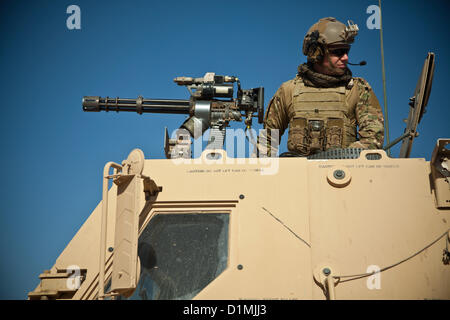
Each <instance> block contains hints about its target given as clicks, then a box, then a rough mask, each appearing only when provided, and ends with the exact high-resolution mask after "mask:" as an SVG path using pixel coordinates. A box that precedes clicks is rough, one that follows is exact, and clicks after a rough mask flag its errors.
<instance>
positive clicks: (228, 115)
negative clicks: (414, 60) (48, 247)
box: [28, 54, 450, 300]
mask: <svg viewBox="0 0 450 320" xmlns="http://www.w3.org/2000/svg"><path fill="white" fill-rule="evenodd" d="M433 69H434V55H433V54H429V55H428V57H427V59H426V60H425V65H424V68H423V72H422V74H421V76H420V78H419V81H418V85H417V88H416V90H415V93H414V96H413V98H412V99H411V102H410V106H411V108H410V110H411V111H410V116H409V120H408V124H407V128H406V130H405V134H404V135H403V136H402V137H400V138H399V139H397V140H396V141H394V142H393V143H396V142H400V141H401V142H402V143H403V145H402V149H401V153H400V158H398V159H394V158H390V157H388V156H387V154H386V152H385V151H384V150H360V149H341V150H330V151H327V152H323V153H321V154H316V155H314V156H312V157H310V158H301V157H284V156H283V155H282V156H280V157H266V158H264V157H259V158H256V157H247V158H240V157H237V158H234V157H230V156H227V153H226V152H225V151H224V150H222V146H223V144H224V138H225V128H226V127H227V125H228V123H229V122H230V121H233V120H235V121H241V120H242V118H244V121H245V126H246V127H247V129H248V130H247V131H248V132H247V133H249V134H250V133H251V130H252V129H251V120H252V118H253V117H258V119H259V121H260V122H261V121H262V119H263V114H264V111H263V96H264V95H263V88H256V89H249V90H244V89H242V88H241V86H240V82H239V79H237V78H235V77H226V76H217V75H215V74H213V73H208V74H206V75H205V76H204V77H203V78H186V77H182V78H176V79H175V81H176V82H177V83H178V84H181V85H186V86H187V87H188V89H189V90H190V91H191V98H190V100H149V99H144V98H142V97H139V98H138V99H120V98H115V99H111V98H100V97H85V98H84V100H83V108H84V110H85V111H101V110H103V111H133V112H138V113H140V114H141V113H151V112H165V113H186V114H189V118H188V120H187V121H186V122H185V123H184V124H183V125H182V127H181V129H182V130H178V131H177V134H176V135H175V136H174V137H172V138H173V139H171V138H169V136H168V134H167V131H166V141H165V148H166V155H167V158H168V159H146V158H145V156H144V153H143V152H142V151H141V150H139V149H135V150H133V151H131V153H130V154H129V156H128V157H127V159H126V160H124V161H123V162H122V163H121V164H117V163H113V162H108V163H107V164H106V165H105V167H104V173H103V182H102V183H103V199H102V200H101V201H100V202H99V204H98V206H97V207H96V208H95V209H94V210H93V212H92V214H91V215H90V217H89V218H88V220H87V221H86V222H85V223H84V225H83V226H82V227H81V228H80V230H79V231H78V233H77V234H76V235H75V236H74V238H73V239H72V240H71V241H70V243H69V244H68V245H67V247H66V248H65V250H64V251H63V252H62V253H61V254H60V256H59V257H58V259H57V260H56V262H55V264H54V265H53V266H52V267H51V269H50V270H46V271H44V272H43V273H42V274H41V275H40V280H41V282H40V284H39V285H38V286H37V287H36V288H35V289H34V290H33V291H31V292H30V293H29V294H28V297H29V299H81V300H91V299H123V298H131V299H319V300H320V299H450V266H449V260H450V253H449V237H450V235H449V228H450V215H449V213H450V211H449V210H450V182H449V179H450V178H449V176H450V173H449V165H450V162H449V158H450V150H449V148H448V144H449V142H450V139H439V140H438V141H437V143H436V145H435V146H430V153H431V152H432V158H431V161H429V162H428V161H425V159H410V158H409V154H410V151H411V146H412V142H413V139H414V138H415V136H416V132H417V131H416V128H417V125H418V123H419V121H420V120H421V117H422V114H423V111H424V107H425V105H426V103H427V100H428V96H429V94H430V90H431V81H432V75H433ZM235 87H237V95H236V96H237V97H234V88H235ZM208 128H209V129H210V138H209V141H208V145H207V147H206V149H205V150H204V151H203V153H202V154H201V157H199V158H196V159H192V158H191V152H192V149H191V148H192V144H191V139H190V138H191V137H194V138H198V137H201V136H202V134H203V133H204V132H205V131H206V130H207V129H208ZM242 132H244V131H242ZM253 137H254V136H253ZM227 138H228V139H230V137H229V136H228V137H227ZM233 138H234V137H233ZM250 139H251V138H250ZM387 147H389V146H387ZM433 148H434V150H433ZM111 181H112V183H111ZM98 183H99V185H100V183H101V182H100V181H98ZM110 184H111V187H109V186H110Z"/></svg>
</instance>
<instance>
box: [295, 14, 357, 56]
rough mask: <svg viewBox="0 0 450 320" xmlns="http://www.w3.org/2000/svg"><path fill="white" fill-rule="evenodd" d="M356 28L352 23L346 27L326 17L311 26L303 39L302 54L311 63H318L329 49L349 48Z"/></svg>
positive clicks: (355, 33)
mask: <svg viewBox="0 0 450 320" xmlns="http://www.w3.org/2000/svg"><path fill="white" fill-rule="evenodd" d="M358 30H359V29H358V26H357V25H356V24H354V23H353V22H352V21H348V25H345V24H343V23H342V22H339V21H337V20H336V19H335V18H332V17H328V18H323V19H320V20H319V21H318V22H316V23H315V24H313V25H312V26H311V28H309V30H308V32H307V33H306V36H305V38H304V39H303V48H302V51H303V54H304V55H305V56H307V57H308V61H309V62H312V63H316V62H320V61H321V60H322V59H323V56H324V55H325V53H326V52H327V51H328V50H329V49H336V48H350V45H351V44H352V43H353V41H354V39H355V37H356V35H357V34H358Z"/></svg>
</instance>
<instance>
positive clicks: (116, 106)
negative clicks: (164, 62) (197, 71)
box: [82, 72, 264, 153]
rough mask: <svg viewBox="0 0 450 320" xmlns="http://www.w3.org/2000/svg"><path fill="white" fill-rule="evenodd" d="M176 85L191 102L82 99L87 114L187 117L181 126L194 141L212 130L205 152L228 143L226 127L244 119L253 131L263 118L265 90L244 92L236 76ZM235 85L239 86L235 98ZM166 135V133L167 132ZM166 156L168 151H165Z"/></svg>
mask: <svg viewBox="0 0 450 320" xmlns="http://www.w3.org/2000/svg"><path fill="white" fill-rule="evenodd" d="M174 82H175V83H176V84H178V85H180V86H186V87H187V89H188V90H189V92H190V95H191V96H190V99H189V100H181V99H144V98H143V97H142V96H139V97H138V98H137V99H122V98H119V97H117V98H110V97H106V98H101V97H98V96H85V97H83V102H82V104H83V110H84V111H86V112H99V111H107V112H108V111H116V112H124V111H125V112H137V113H139V114H143V113H169V114H187V115H189V117H188V118H187V119H186V121H185V122H184V123H183V124H182V125H181V127H180V129H185V130H187V131H188V132H189V135H190V136H191V137H193V138H194V139H197V138H198V137H200V136H202V135H203V134H204V132H205V131H206V130H207V129H209V128H210V129H211V131H210V136H209V139H208V144H207V146H206V149H221V148H222V147H223V143H224V140H225V128H226V127H228V126H229V122H230V121H242V118H245V120H244V121H245V125H246V129H249V128H251V124H252V118H253V117H258V123H262V122H263V118H264V88H263V87H259V88H252V89H242V88H241V83H240V80H239V79H238V78H237V77H234V76H219V75H216V74H215V73H213V72H208V73H206V74H205V76H204V77H202V78H192V77H177V78H175V79H174ZM234 84H236V86H237V93H236V97H234ZM166 136H167V131H166ZM166 153H167V152H166Z"/></svg>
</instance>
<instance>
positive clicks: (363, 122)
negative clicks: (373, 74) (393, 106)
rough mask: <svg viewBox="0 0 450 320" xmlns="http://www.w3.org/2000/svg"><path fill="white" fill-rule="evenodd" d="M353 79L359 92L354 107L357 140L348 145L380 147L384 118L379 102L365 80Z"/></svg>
mask: <svg viewBox="0 0 450 320" xmlns="http://www.w3.org/2000/svg"><path fill="white" fill-rule="evenodd" d="M355 80H356V81H355V82H356V83H355V84H356V85H357V86H358V93H359V100H358V103H357V105H356V109H355V114H356V121H357V124H358V135H359V141H356V142H354V143H352V144H351V145H350V146H349V147H350V148H364V149H381V148H382V147H383V141H384V118H383V112H382V111H381V106H380V103H379V102H378V99H377V97H376V96H375V93H374V92H373V90H372V88H371V87H370V85H369V83H368V82H367V81H366V80H364V79H361V78H356V79H355Z"/></svg>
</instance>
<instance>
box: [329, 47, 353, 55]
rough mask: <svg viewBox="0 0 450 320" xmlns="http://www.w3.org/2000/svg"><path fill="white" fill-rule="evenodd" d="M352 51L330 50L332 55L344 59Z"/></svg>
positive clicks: (345, 49)
mask: <svg viewBox="0 0 450 320" xmlns="http://www.w3.org/2000/svg"><path fill="white" fill-rule="evenodd" d="M349 51H350V49H349V48H341V49H334V50H329V52H330V54H331V55H333V56H336V57H342V56H344V55H346V54H348V53H349Z"/></svg>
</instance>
